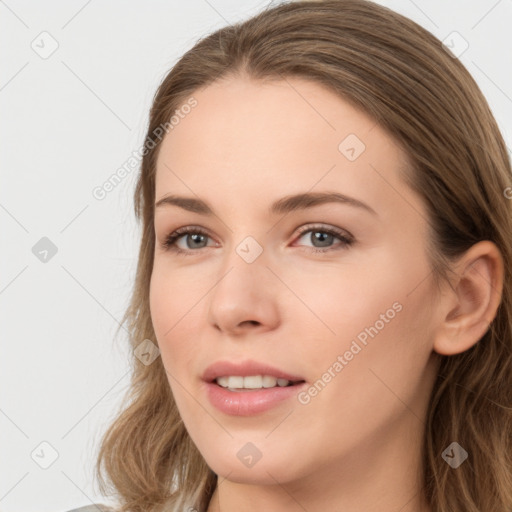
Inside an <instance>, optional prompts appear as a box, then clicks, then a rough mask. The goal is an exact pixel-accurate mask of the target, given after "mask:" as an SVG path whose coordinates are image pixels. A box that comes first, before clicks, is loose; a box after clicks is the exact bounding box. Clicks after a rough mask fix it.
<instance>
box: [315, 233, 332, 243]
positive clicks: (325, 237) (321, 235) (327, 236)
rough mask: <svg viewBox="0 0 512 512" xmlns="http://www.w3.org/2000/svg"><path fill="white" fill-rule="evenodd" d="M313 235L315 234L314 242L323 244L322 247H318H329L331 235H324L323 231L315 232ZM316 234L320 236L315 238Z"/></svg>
mask: <svg viewBox="0 0 512 512" xmlns="http://www.w3.org/2000/svg"><path fill="white" fill-rule="evenodd" d="M314 233H315V237H314V240H315V241H318V242H320V243H323V244H324V245H321V246H320V247H328V246H329V242H330V241H331V238H332V236H333V235H330V234H329V233H324V232H323V231H315V232H314ZM318 234H320V236H316V235H318ZM326 239H327V240H326ZM326 242H327V243H326ZM313 245H314V244H313ZM317 247H318V246H317Z"/></svg>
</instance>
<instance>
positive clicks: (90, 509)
mask: <svg viewBox="0 0 512 512" xmlns="http://www.w3.org/2000/svg"><path fill="white" fill-rule="evenodd" d="M66 512H115V510H114V509H113V508H112V507H109V506H107V505H103V503H93V504H92V505H85V506H84V507H79V508H73V509H71V510H67V511H66Z"/></svg>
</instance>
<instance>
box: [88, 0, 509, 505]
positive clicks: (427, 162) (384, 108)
mask: <svg viewBox="0 0 512 512" xmlns="http://www.w3.org/2000/svg"><path fill="white" fill-rule="evenodd" d="M241 73H243V74H244V75H247V76H249V77H250V78H252V79H254V80H259V79H270V80H272V79H276V80H279V79H283V78H285V77H292V76H293V77H301V78H307V79H310V80H314V81H316V82H318V83H320V84H323V85H324V86H326V87H328V88H329V89H330V90H332V91H334V92H335V93H336V94H338V95H339V97H340V98H342V99H344V100H345V101H348V102H350V103H351V104H352V105H354V106H355V107H357V108H358V109H360V110H361V111H363V112H365V113H366V114H368V115H370V116H371V117H372V118H373V119H374V120H375V121H376V122H377V123H379V124H380V125H381V126H382V127H383V128H384V129H386V130H387V131H388V132H389V134H391V135H392V136H393V137H394V138H395V140H396V141H397V142H398V143H399V144H400V145H401V147H402V148H403V149H404V151H405V152H406V154H408V156H409V158H410V161H411V162H412V166H411V168H409V169H407V173H406V174H404V176H403V179H404V180H406V182H407V183H408V184H409V186H410V187H411V188H412V189H413V190H415V191H416V192H417V193H418V194H420V195H421V197H422V198H423V200H424V202H425V205H426V207H427V211H428V213H429V218H428V220H429V223H430V227H431V231H432V233H433V235H432V239H431V240H428V243H429V248H430V253H429V256H430V262H431V267H432V271H433V276H434V277H435V279H436V280H442V279H446V278H447V276H448V273H449V272H450V263H451V262H453V261H454V258H456V257H458V256H460V255H462V254H463V253H464V252H465V251H466V250H468V249H469V248H470V247H471V246H472V245H473V244H475V243H477V242H479V241H482V240H490V241H492V242H494V243H495V244H496V245H497V247H498V248H499V250H500V251H501V254H502V256H503V261H504V265H505V275H504V287H503V294H502V299H501V303H500V305H499V308H498V311H497V315H496V317H495V319H494V321H493V322H492V324H491V325H490V328H489V330H488V331H487V332H486V334H485V335H484V336H483V337H482V339H481V340H479V342H477V343H476V344H475V345H474V346H473V347H471V349H469V350H466V351H465V352H463V353H460V354H457V355H452V356H441V359H442V360H441V364H440V367H439V373H438V376H437V380H436V382H435V384H434V387H433V390H432V395H431V399H430V403H429V408H428V413H427V418H426V429H425V436H424V442H423V453H424V462H423V473H424V491H425V494H426V497H427V500H428V503H429V504H430V506H431V508H432V510H433V511H434V512H483V511H486V512H487V511H489V512H490V511H493V512H505V511H510V510H512V300H511V299H512V295H511V294H512V282H511V273H510V269H511V268H512V252H511V251H512V249H511V242H512V201H511V200H510V199H507V194H506V193H505V191H506V190H511V189H510V188H509V187H510V186H511V185H512V172H511V164H510V160H509V157H508V153H507V149H506V146H505V143H504V140H503V137H502V135H501V133H500V131H499V128H498V126H497V123H496V121H495V119H494V117H493V115H492V113H491V110H490V108H489V106H488V103H487V101H486V100H485V98H484V96H483V95H482V93H481V91H480V89H479V88H478V86H477V84H476V82H475V81H474V79H473V78H472V77H471V75H470V74H469V72H468V71H467V70H466V68H465V67H464V66H463V65H462V64H461V63H460V62H459V60H458V59H456V58H454V56H452V55H451V54H449V53H448V51H447V50H446V49H445V48H443V46H442V44H441V42H440V41H439V40H438V39H436V38H435V37H434V36H433V35H432V34H431V33H430V32H428V31H427V30H425V29H423V28H422V27H421V26H419V25H418V24H416V23H414V22H413V21H411V20H409V19H407V18H405V17H403V16H401V15H399V14H397V13H395V12H393V11H391V10H390V9H388V8H385V7H382V6H379V5H377V4H374V3H372V2H370V1H366V0H326V1H320V2H318V1H298V2H293V3H285V4H281V5H278V6H276V7H273V8H267V9H266V10H264V11H262V12H260V13H259V14H257V15H256V16H254V17H252V18H251V19H249V20H247V21H245V22H241V23H238V24H235V25H231V26H226V27H224V28H222V29H220V30H217V31H216V32H214V33H212V34H211V35H208V36H207V37H204V38H203V39H201V40H200V41H198V42H197V44H195V46H194V47H193V48H192V49H190V50H189V51H188V52H186V53H185V55H183V56H182V58H181V59H180V60H179V61H178V62H177V64H176V65H175V66H174V67H173V68H172V70H171V71H170V72H169V73H168V75H167V76H166V77H165V79H164V80H163V81H162V83H161V85H160V86H159V88H158V90H157V92H156V95H155V97H154V101H153V105H152V108H151V111H150V116H149V127H148V131H147V137H146V143H149V142H150V141H151V142H152V144H151V149H147V151H146V152H145V155H144V157H143V160H142V165H141V169H140V174H139V176H138V182H137V185H136V189H135V193H134V206H135V214H136V217H137V219H138V221H139V222H141V223H142V238H141V241H140V250H139V259H138V267H137V274H136V279H135V283H134V288H133V294H132V297H131V303H130V305H129V307H128V309H127V311H126V313H125V316H124V318H123V323H125V322H128V329H129V332H130V343H131V348H132V350H135V348H136V347H137V346H138V345H139V344H140V343H141V342H142V341H143V340H146V339H149V340H153V341H154V340H155V339H156V337H155V333H154V331H153V327H152V321H151V317H150V310H149V283H150V276H151V272H152V265H153V257H154V248H155V232H154V225H153V216H154V202H155V162H156V158H157V155H158V149H159V147H160V145H159V143H157V144H155V143H154V140H155V133H159V132H158V129H159V127H161V126H167V127H168V128H169V127H170V125H169V120H170V119H171V117H172V116H173V114H174V113H175V111H176V110H179V109H180V107H181V106H182V105H184V104H185V103H186V102H187V101H189V100H190V98H191V97H193V94H194V91H196V90H198V89H199V88H203V87H205V86H207V85H208V84H211V83H212V82H213V81H214V80H216V79H218V78H226V77H227V76H231V75H236V74H241ZM149 147H150V146H149V144H148V145H147V148H149ZM438 282H439V281H438ZM453 441H456V442H458V443H459V444H460V445H461V446H462V447H463V448H464V449H465V450H466V451H467V452H468V453H469V458H468V459H467V460H466V461H465V462H464V463H463V464H462V465H460V466H459V467H458V468H457V469H453V468H451V467H450V466H449V465H448V464H447V463H446V462H445V460H444V459H443V458H442V452H443V451H444V450H445V449H446V448H447V447H448V446H449V445H450V444H451V443H452V442H453ZM102 468H103V469H104V471H105V472H106V475H107V478H108V484H109V485H108V488H107V483H106V481H105V479H104V478H103V474H102ZM96 471H97V475H96V476H97V477H98V479H99V482H100V489H101V492H102V493H103V494H104V495H106V493H108V492H112V493H113V494H115V495H116V496H117V497H118V499H119V502H120V507H121V508H120V509H119V510H120V511H121V512H127V511H130V512H139V511H148V512H149V511H151V512H155V511H157V510H163V509H164V508H165V510H169V511H178V510H180V511H183V510H187V509H188V507H194V508H195V509H196V510H198V511H199V512H202V511H204V510H206V508H207V507H208V503H209V500H210V498H211V496H212V493H213V490H214V488H215V485H216V479H217V476H216V475H215V473H213V471H212V470H211V469H210V468H209V467H208V466H207V464H206V462H205V461H204V459H203V457H202V456H201V454H200V453H199V452H198V450H197V448H196V447H195V445H194V444H193V442H192V441H191V439H190V437H189V435H188V433H187V431H186V429H185V427H184V424H183V422H182V420H181V418H180V415H179V413H178V410H177V407H176V404H175V402H174V399H173V396H172V393H171V391H170V386H169V383H168V380H167V378H166V373H165V369H164V367H163V365H162V361H161V358H157V359H156V360H155V361H154V363H152V364H150V365H145V364H142V363H141V362H140V361H139V360H138V359H137V358H136V357H135V356H134V357H133V374H132V379H131V386H130V389H129V392H128V393H127V396H126V398H125V403H124V404H123V406H122V408H121V410H120V411H119V413H118V415H117V417H116V418H115V421H113V423H112V424H111V426H110V427H109V428H108V430H107V431H106V433H105V435H104V437H103V439H102V444H101V447H100V451H99V455H98V460H97V465H96ZM191 510H192V508H191Z"/></svg>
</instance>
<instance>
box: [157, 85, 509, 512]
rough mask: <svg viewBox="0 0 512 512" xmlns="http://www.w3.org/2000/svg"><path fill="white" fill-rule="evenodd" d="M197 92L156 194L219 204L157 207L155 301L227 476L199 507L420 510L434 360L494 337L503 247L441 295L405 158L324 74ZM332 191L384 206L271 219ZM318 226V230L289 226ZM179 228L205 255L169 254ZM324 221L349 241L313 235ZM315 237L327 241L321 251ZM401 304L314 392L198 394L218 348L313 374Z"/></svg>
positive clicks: (167, 346) (160, 171) (192, 419)
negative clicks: (244, 398)
mask: <svg viewBox="0 0 512 512" xmlns="http://www.w3.org/2000/svg"><path fill="white" fill-rule="evenodd" d="M193 96H194V98H196V100H197V102H198V104H197V106H196V107H195V108H194V109H193V110H192V111H191V112H190V113H189V114H188V115H187V116H185V117H184V119H182V120H181V121H180V123H179V124H178V125H177V126H176V127H175V128H174V129H173V130H172V132H170V133H169V134H168V135H166V137H165V139H164V140H163V142H162V146H161V150H160V154H159V157H158V162H157V174H156V194H155V195H156V201H158V200H159V199H161V198H162V197H164V196H166V195H167V194H170V193H172V194H177V195H184V196H191V197H195V198H197V197H199V198H202V199H204V200H205V201H207V202H208V204H210V205H211V207H212V208H213V210H214V212H215V215H213V216H210V217H208V216H204V215H201V214H198V213H192V212H188V211H185V210H184V209H181V208H179V207H177V206H174V205H171V206H166V207H161V208H158V209H157V210H156V212H155V234H156V239H157V246H156V249H155V255H154V256H155V257H154V268H153V273H152V278H151V289H150V308H151V315H152V320H153V325H154V328H155V334H156V337H157V342H158V346H159V349H160V351H161V357H162V361H163V364H164V366H165V368H166V371H167V376H168V380H169V385H170V387H171V389H172V392H173V395H174V397H175V400H176V403H177V405H178V408H179V411H180V414H181V416H182V419H183V422H184V424H185V426H186V428H187V430H188V432H189V434H190V436H191V438H192V440H193V441H194V443H195V445H196V446H197V448H198V449H199V451H200V452H201V454H202V455H203V457H204V458H205V460H206V462H207V463H208V465H209V466H210V467H211V468H212V470H213V471H214V472H215V473H216V474H217V475H218V476H219V478H218V486H217V488H216V490H215V493H214V496H213V498H212V500H211V501H210V506H209V508H208V512H216V511H222V512H228V511H238V512H249V511H268V510H272V511H273V512H279V511H283V512H284V511H287V512H289V511H292V512H294V511H297V512H298V511H301V512H303V511H304V510H307V511H309V512H316V511H333V510H343V511H344V512H360V511H362V510H364V511H365V512H372V511H379V512H388V511H389V512H391V511H393V512H396V511H398V510H400V511H401V512H413V511H414V512H418V511H430V510H431V509H430V508H429V507H428V506H427V505H426V503H425V500H424V498H423V492H422V488H421V485H422V484H421V471H420V468H421V452H420V448H421V442H422V439H423V435H424V432H423V429H424V419H425V412H426V408H427V405H428V401H429V398H430V393H431V390H432V386H433V383H434V379H435V376H436V372H437V368H438V364H439V360H440V358H439V354H455V353H459V352H463V351H464V350H467V349H468V348H470V347H471V346H472V345H473V344H474V343H476V342H477V341H478V340H479V339H480V338H481V336H483V334H484V333H485V332H486V330H487V328H488V326H489V323H490V322H491V321H492V319H493V318H494V316H495V313H496V309H497V307H498V304H499V301H500V294H501V284H502V278H503V263H502V260H501V256H500V254H499V251H498V250H497V248H496V246H495V245H494V244H492V243H491V242H480V243H479V244H477V245H475V246H473V247H472V248H471V249H470V250H469V251H468V252H467V253H466V254H465V255H464V256H463V257H462V258H461V259H460V260H459V261H458V262H457V263H456V265H454V277H453V279H452V282H451V286H446V287H444V288H442V289H441V290H440V291H439V290H438V289H437V288H435V287H434V285H433V283H432V279H431V274H430V267H429V264H428V260H427V256H426V241H427V239H428V238H427V237H428V231H427V223H426V219H427V214H426V210H425V208H424V205H423V202H422V199H421V197H419V196H417V195H416V194H415V193H414V192H413V191H412V190H410V189H409V188H408V187H407V186H406V185H405V184H404V183H403V182H402V181H401V179H400V178H399V175H398V169H399V168H400V167H401V166H407V158H406V155H405V154H404V153H403V152H402V150H401V149H400V147H399V146H398V144H397V143H395V142H394V140H393V139H392V138H391V137H390V136H389V135H388V134H387V133H386V132H385V131H384V130H383V129H381V128H380V127H379V126H378V125H376V124H375V123H374V122H373V120H371V119H370V118H369V117H367V116H366V115H365V114H363V113H362V112H360V111H359V110H356V109H354V108H353V107H352V106H350V105H349V104H348V103H346V102H345V101H343V100H342V99H340V98H339V97H338V96H336V95H334V94H333V93H332V92H330V91H329V90H327V89H325V88H323V86H322V85H319V84H317V83H315V82H311V81H306V80H303V79H298V78H293V79H292V78H288V79H287V80H286V81H285V80H283V81H273V82H265V83H262V82H255V81H253V80H251V79H249V78H247V77H245V76H238V77H236V78H233V77H232V78H229V79H224V80H222V81H219V82H215V83H214V84H212V85H210V86H208V87H207V88H204V89H201V90H199V91H197V92H195V93H194V95H193ZM348 134H356V135H357V137H358V138H359V139H360V140H361V141H363V143H364V144H365V146H366V149H365V150H364V151H363V152H362V153H361V154H360V155H359V156H358V157H357V158H356V159H355V160H354V161H350V160H349V159H347V158H346V156H345V155H344V154H342V152H340V151H339V149H338V146H339V144H340V142H341V141H342V140H343V139H344V138H345V137H346V136H347V135H348ZM331 190H334V191H338V192H340V193H343V194H346V195H348V196H351V197H354V198H357V199H359V200H360V201H363V202H364V203H366V204H367V205H369V206H371V208H372V209H373V210H374V211H375V212H376V215H372V214H370V213H368V212H366V211H365V210H363V209H359V208H354V207H351V206H348V205H346V204H337V203H328V204H323V205H319V206H315V207H314V208H310V209H305V210H302V211H295V212H291V213H288V214H286V215H276V216H270V215H268V214H267V209H268V207H269V205H270V204H271V203H272V202H273V201H275V200H277V199H280V198H282V197H283V196H286V195H289V194H295V193H299V192H308V191H312V192H321V191H331ZM312 223H315V224H316V223H319V224H321V225H322V226H321V227H320V228H318V227H316V226H315V227H312V229H313V231H308V232H306V233H304V234H301V235H300V234H298V232H297V229H298V228H299V227H301V226H305V225H308V224H312ZM183 226H199V227H202V228H203V229H204V230H206V231H207V232H208V237H206V238H205V239H204V243H202V244H201V243H199V247H198V248H197V247H196V246H197V245H198V242H197V241H196V242H195V244H196V245H194V240H193V239H191V237H190V236H188V237H187V236H186V235H184V236H182V237H181V239H180V240H179V241H178V242H177V244H178V246H179V247H180V248H182V249H184V250H187V249H188V251H189V253H193V254H190V255H188V256H184V255H180V254H176V253H174V252H172V251H169V250H167V251H166V250H164V249H163V248H162V247H161V244H162V243H163V242H164V240H165V238H166V236H167V235H168V234H169V233H171V232H172V231H174V230H175V229H177V228H180V227H183ZM322 227H327V228H329V227H337V228H339V229H341V230H344V231H346V232H348V233H350V234H351V235H352V236H353V238H354V243H353V244H352V245H350V246H344V247H342V246H341V245H340V244H341V242H340V240H339V239H337V238H335V237H334V238H332V240H331V242H328V241H327V242H325V243H324V245H323V246H322V245H321V244H319V243H318V242H316V243H315V239H314V235H315V233H317V232H320V233H323V231H322V229H321V228H322ZM247 236H251V237H253V238H254V239H255V240H256V241H257V242H258V244H259V245H260V246H261V247H262V248H263V252H262V253H261V255H260V256H259V257H258V258H256V259H255V261H254V262H252V263H247V262H246V261H245V260H244V259H242V258H241V257H240V256H239V254H238V253H237V252H236V248H237V246H238V245H239V244H240V242H241V241H242V240H244V239H245V238H246V237H247ZM187 242H188V245H187ZM321 247H327V248H328V249H329V247H330V250H329V251H328V252H325V253H323V254H322V253H314V252H313V249H314V248H321ZM194 251H195V252H194ZM394 303H399V304H400V305H401V306H402V309H401V310H400V312H397V313H396V314H395V315H394V318H393V319H391V320H389V321H388V322H386V323H385V326H384V327H383V328H382V329H381V330H380V331H379V332H378V334H377V335H375V336H374V337H373V338H371V337H369V338H368V342H367V345H366V346H364V345H362V344H359V345H361V347H362V349H361V350H360V351H359V352H358V353H357V355H355V356H353V358H352V360H350V361H348V363H347V364H346V366H344V367H343V369H342V370H341V371H339V372H337V373H336V372H335V377H333V378H332V379H331V381H330V382H329V383H328V384H327V385H326V386H325V387H324V388H323V389H322V390H321V392H319V393H318V394H317V395H316V396H314V397H312V398H311V400H310V402H309V403H307V404H302V403H300V402H299V401H298V400H297V399H296V398H295V397H293V398H292V399H290V400H286V401H285V402H281V404H280V405H278V406H277V407H274V408H273V409H270V410H269V411H267V412H265V413H261V414H257V415H254V416H249V417H239V416H230V415H226V414H224V413H222V412H220V411H219V410H217V409H216V408H214V407H213V405H212V404H211V403H210V402H209V400H208V399H207V396H206V393H205V389H204V383H203V382H202V381H201V374H202V372H203V371H204V370H205V368H206V367H207V366H208V365H210V364H211V363H212V362H214V361H217V360H220V359H231V360H237V361H239V360H243V359H246V358H251V359H256V360H258V361H263V362H269V363H270V364H272V365H274V366H277V367H278V368H281V369H283V370H285V371H288V372H290V373H293V374H297V375H301V376H303V378H304V379H305V380H306V381H307V382H308V383H311V384H312V383H314V382H316V381H317V380H318V379H320V378H321V377H322V375H323V374H324V373H325V372H326V371H327V369H328V368H330V367H332V366H333V363H334V362H335V361H336V360H337V357H338V355H343V354H344V353H345V352H346V351H347V350H349V348H350V346H351V343H352V342H353V340H355V339H356V338H357V335H358V334H360V333H361V332H362V331H364V329H365V328H366V327H370V326H374V325H375V324H376V321H377V320H379V319H380V318H381V315H382V314H386V311H388V310H389V309H390V308H392V305H393V304H394ZM247 442H251V443H253V444H254V445H255V446H256V447H257V448H258V449H259V451H260V452H261V454H262V456H261V459H260V460H259V461H258V462H257V463H256V464H254V465H253V466H252V467H246V466H245V465H244V464H242V463H241V461H240V460H239V459H238V457H237V456H236V454H237V452H238V451H239V450H240V449H241V448H242V447H243V446H244V445H245V444H246V443H247Z"/></svg>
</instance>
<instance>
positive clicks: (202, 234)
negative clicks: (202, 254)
mask: <svg viewBox="0 0 512 512" xmlns="http://www.w3.org/2000/svg"><path fill="white" fill-rule="evenodd" d="M187 237H189V238H188V240H190V242H189V243H186V244H185V245H186V246H189V247H186V248H185V249H183V248H180V247H179V246H178V241H179V239H180V238H184V239H185V240H186V239H187ZM207 238H209V235H208V233H207V232H206V231H204V230H203V229H201V228H198V227H194V226H187V227H184V228H180V229H177V230H176V231H173V232H172V233H170V234H169V235H167V237H166V238H165V240H164V242H163V243H162V248H163V249H164V250H171V251H174V252H176V253H179V254H185V255H190V254H191V253H192V252H194V249H192V250H190V248H191V247H192V248H194V247H195V248H199V249H202V248H203V247H205V246H204V245H202V244H203V243H204V241H205V240H206V239H207Z"/></svg>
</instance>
